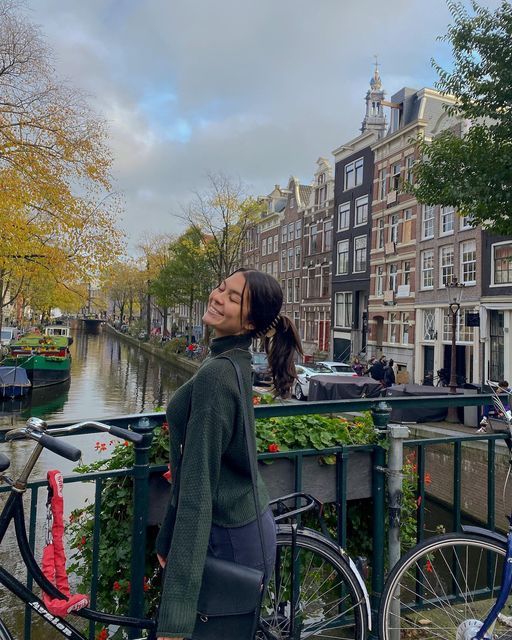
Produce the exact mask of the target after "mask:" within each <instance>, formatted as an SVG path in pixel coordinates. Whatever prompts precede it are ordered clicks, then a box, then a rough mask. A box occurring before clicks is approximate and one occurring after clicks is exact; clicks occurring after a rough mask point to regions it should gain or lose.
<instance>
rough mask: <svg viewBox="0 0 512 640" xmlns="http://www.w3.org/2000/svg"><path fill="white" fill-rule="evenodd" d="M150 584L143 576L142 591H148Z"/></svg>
mask: <svg viewBox="0 0 512 640" xmlns="http://www.w3.org/2000/svg"><path fill="white" fill-rule="evenodd" d="M150 587H151V585H150V584H149V582H148V579H147V578H146V576H144V591H149V589H150Z"/></svg>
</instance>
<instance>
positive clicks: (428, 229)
mask: <svg viewBox="0 0 512 640" xmlns="http://www.w3.org/2000/svg"><path fill="white" fill-rule="evenodd" d="M421 229H422V234H421V237H422V238H423V240H426V239H427V238H433V237H434V207H431V206H429V205H426V204H424V205H423V224H422V227H421Z"/></svg>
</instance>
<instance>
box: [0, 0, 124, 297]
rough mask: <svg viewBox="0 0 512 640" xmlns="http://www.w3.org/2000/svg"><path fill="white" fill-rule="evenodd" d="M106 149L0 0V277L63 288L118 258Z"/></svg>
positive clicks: (8, 4) (38, 38) (82, 106)
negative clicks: (25, 276)
mask: <svg viewBox="0 0 512 640" xmlns="http://www.w3.org/2000/svg"><path fill="white" fill-rule="evenodd" d="M106 140H107V136H106V131H105V126H104V123H103V121H102V120H101V119H100V118H98V117H97V116H95V115H94V114H93V113H92V112H91V110H90V109H89V107H88V105H87V103H86V100H85V98H84V96H83V95H82V94H81V93H80V91H78V90H77V89H75V88H73V87H71V86H69V85H67V84H66V83H64V82H62V81H61V80H60V79H58V78H57V77H56V74H55V70H54V68H53V59H52V53H51V51H50V50H49V49H48V47H47V46H46V44H45V42H44V39H43V37H42V35H41V33H40V31H39V29H38V28H37V27H35V26H33V25H32V24H30V22H29V21H28V20H26V19H25V17H24V16H23V15H22V13H21V11H20V9H19V6H18V4H17V3H16V2H14V1H13V0H0V228H1V229H2V234H1V237H0V272H3V273H11V272H19V271H20V270H23V269H26V268H30V267H31V266H35V267H36V268H38V269H41V270H43V271H45V272H46V278H47V279H49V280H53V281H54V283H60V284H63V285H64V286H68V287H69V286H70V285H71V284H72V283H74V284H76V283H79V282H81V281H84V280H87V279H89V278H90V277H92V276H95V275H96V274H97V272H98V271H101V269H103V268H104V267H105V266H106V265H108V264H109V263H110V261H111V260H112V259H114V258H115V256H116V255H117V254H119V252H120V251H121V248H122V234H121V233H120V231H119V230H118V229H117V228H116V218H117V216H118V213H119V211H120V208H121V202H120V199H119V196H117V195H116V194H115V193H112V191H111V181H110V175H109V170H110V166H111V157H110V153H109V151H108V149H107V146H106ZM15 294H16V290H10V292H9V294H8V295H10V296H11V297H12V296H13V295H15ZM1 303H2V304H3V303H4V300H2V301H1Z"/></svg>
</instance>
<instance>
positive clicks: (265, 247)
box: [261, 238, 267, 256]
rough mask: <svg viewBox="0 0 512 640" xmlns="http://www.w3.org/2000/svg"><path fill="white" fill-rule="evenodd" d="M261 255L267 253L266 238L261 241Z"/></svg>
mask: <svg viewBox="0 0 512 640" xmlns="http://www.w3.org/2000/svg"><path fill="white" fill-rule="evenodd" d="M261 255H262V256H266V255H267V240H266V238H263V240H262V242H261Z"/></svg>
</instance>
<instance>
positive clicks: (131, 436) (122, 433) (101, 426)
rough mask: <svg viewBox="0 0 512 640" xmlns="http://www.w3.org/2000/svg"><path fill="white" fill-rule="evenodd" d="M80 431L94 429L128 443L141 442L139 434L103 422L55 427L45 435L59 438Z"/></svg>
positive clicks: (91, 421)
mask: <svg viewBox="0 0 512 640" xmlns="http://www.w3.org/2000/svg"><path fill="white" fill-rule="evenodd" d="M82 429H96V431H106V432H107V433H110V434H111V435H113V436H116V437H118V438H123V439H124V440H129V441H130V442H134V443H138V442H142V438H143V436H142V435H141V434H140V433H135V432H133V431H128V429H123V428H122V427H116V426H115V425H110V424H105V423H104V422H97V421H96V420H87V421H85V422H77V423H76V424H70V425H68V426H67V427H57V428H55V429H48V431H47V433H49V434H50V435H52V436H53V435H55V436H61V435H64V434H66V433H68V434H69V433H74V432H76V431H80V430H82Z"/></svg>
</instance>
